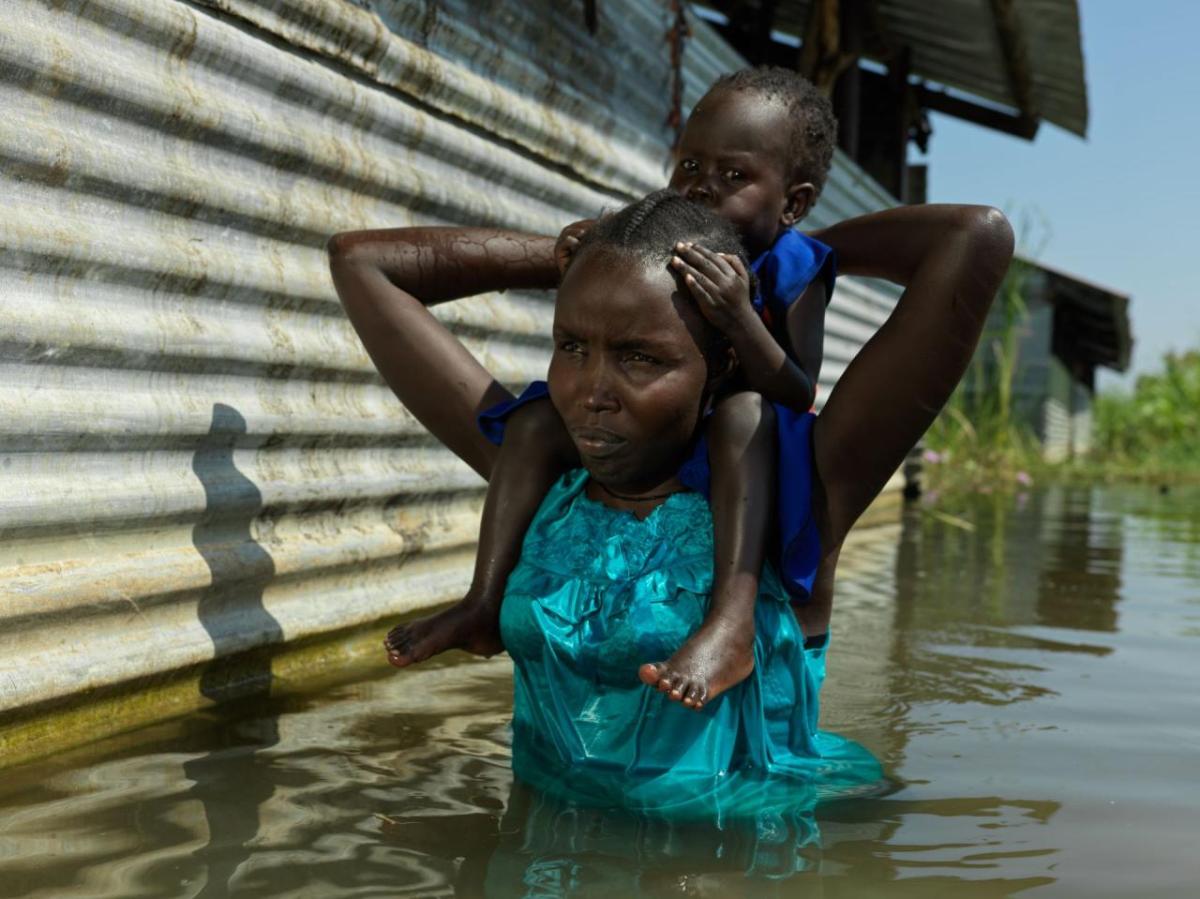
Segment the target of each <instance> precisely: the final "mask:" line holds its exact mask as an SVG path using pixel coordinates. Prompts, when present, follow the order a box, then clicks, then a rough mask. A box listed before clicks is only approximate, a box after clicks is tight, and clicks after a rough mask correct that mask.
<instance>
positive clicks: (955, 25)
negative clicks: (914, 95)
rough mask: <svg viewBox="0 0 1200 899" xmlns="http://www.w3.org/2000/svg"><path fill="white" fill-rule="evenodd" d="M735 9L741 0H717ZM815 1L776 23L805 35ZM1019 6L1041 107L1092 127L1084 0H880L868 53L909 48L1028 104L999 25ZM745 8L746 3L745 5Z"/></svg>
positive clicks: (933, 76) (959, 76)
mask: <svg viewBox="0 0 1200 899" xmlns="http://www.w3.org/2000/svg"><path fill="white" fill-rule="evenodd" d="M714 5H715V6H718V7H720V8H721V9H722V11H724V12H730V13H732V10H733V7H734V6H735V5H736V4H731V3H717V4H714ZM811 6H812V0H782V2H780V3H779V6H778V7H777V13H776V17H775V20H774V27H775V28H776V29H777V30H779V31H783V32H788V33H791V34H795V35H802V34H803V33H804V30H805V24H806V22H807V21H808V14H809V9H810V7H811ZM1003 6H1009V7H1011V10H1012V14H1013V16H1014V18H1015V21H1016V24H1017V25H1018V30H1019V31H1020V35H1021V39H1022V40H1023V42H1024V48H1025V56H1026V59H1027V60H1028V65H1029V70H1030V71H1029V75H1030V81H1031V92H1032V99H1033V105H1034V107H1035V109H1034V110H1026V111H1027V112H1033V113H1035V114H1036V115H1039V116H1040V117H1041V118H1042V119H1044V120H1046V121H1048V122H1053V123H1054V124H1055V125H1058V126H1060V127H1062V128H1065V129H1066V130H1067V131H1070V132H1072V133H1073V134H1078V135H1079V136H1080V137H1083V136H1085V135H1086V133H1087V124H1088V105H1087V87H1086V84H1085V81H1084V71H1083V50H1082V46H1081V42H1080V33H1079V9H1078V6H1077V3H1076V0H937V2H930V0H876V2H875V4H874V10H873V14H872V21H871V22H870V24H869V25H868V30H869V31H873V32H874V35H873V36H874V38H875V40H874V41H868V46H867V48H866V53H865V55H866V56H867V57H868V58H870V59H875V60H877V61H881V62H882V61H886V59H885V57H886V56H887V54H888V53H889V52H894V51H896V50H898V49H899V48H901V47H905V46H907V47H909V48H910V51H911V53H912V73H913V74H914V75H916V76H917V77H920V78H925V79H928V80H930V81H935V82H938V83H940V84H943V85H946V86H947V87H951V88H955V89H957V90H960V91H964V92H966V93H969V94H972V95H974V96H976V97H978V98H981V99H984V100H987V101H990V102H992V103H997V104H1000V105H1002V106H1008V107H1012V108H1014V109H1019V108H1020V105H1021V104H1020V103H1019V102H1018V100H1017V97H1016V96H1015V93H1014V89H1013V86H1012V83H1011V79H1010V76H1009V64H1008V61H1007V59H1006V57H1005V53H1004V48H1003V42H1002V39H1001V36H1000V31H999V27H998V24H997V22H998V18H999V15H1000V13H999V12H998V9H999V8H1001V7H1003ZM742 7H743V8H744V4H743V5H742Z"/></svg>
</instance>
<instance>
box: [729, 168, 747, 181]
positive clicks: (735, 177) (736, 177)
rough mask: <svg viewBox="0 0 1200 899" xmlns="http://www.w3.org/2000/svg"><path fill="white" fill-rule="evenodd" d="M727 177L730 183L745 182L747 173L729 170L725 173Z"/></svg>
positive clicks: (739, 170)
mask: <svg viewBox="0 0 1200 899" xmlns="http://www.w3.org/2000/svg"><path fill="white" fill-rule="evenodd" d="M725 177H726V178H728V179H729V180H730V181H745V180H746V173H745V172H743V171H742V170H741V169H729V170H728V171H726V172H725Z"/></svg>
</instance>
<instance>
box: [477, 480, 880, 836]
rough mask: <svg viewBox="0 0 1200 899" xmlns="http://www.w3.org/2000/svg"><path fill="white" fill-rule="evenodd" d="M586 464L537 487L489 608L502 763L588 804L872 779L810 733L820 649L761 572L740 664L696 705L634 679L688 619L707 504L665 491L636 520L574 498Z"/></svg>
mask: <svg viewBox="0 0 1200 899" xmlns="http://www.w3.org/2000/svg"><path fill="white" fill-rule="evenodd" d="M587 479H588V475H587V473H586V472H584V471H575V472H571V473H569V474H567V475H565V476H564V477H563V478H562V479H561V480H560V481H559V482H558V483H557V484H556V485H555V486H554V487H553V488H551V490H550V492H549V493H548V494H547V496H546V499H545V501H544V502H543V503H542V506H541V508H540V509H539V511H538V513H537V515H536V517H535V518H534V520H533V523H532V524H531V525H530V527H529V530H528V532H527V534H526V537H525V544H524V548H523V551H522V555H521V561H520V563H519V564H518V565H517V567H516V569H515V570H514V571H513V573H512V574H511V576H510V577H509V581H508V589H507V593H506V596H505V599H504V604H503V606H502V610H501V616H500V630H501V636H502V638H503V641H504V645H505V647H506V648H507V650H508V652H509V654H510V655H511V656H512V658H513V662H514V666H515V677H514V704H513V705H514V708H513V771H514V773H515V774H516V776H517V777H518V778H520V779H521V780H522V781H524V782H525V783H527V784H529V785H531V786H533V787H534V788H536V789H538V790H543V791H545V792H548V793H551V794H553V795H556V796H559V797H562V798H566V799H569V800H571V801H572V802H576V803H579V804H582V805H588V806H600V807H619V808H625V809H629V810H633V811H637V812H642V813H649V814H655V815H663V816H667V817H672V818H688V819H692V818H710V819H711V818H712V817H714V816H715V817H716V818H717V819H733V818H745V817H752V818H761V816H762V814H763V813H764V812H766V811H770V810H772V809H774V810H778V811H780V812H784V811H787V810H796V809H802V808H811V807H812V806H813V805H814V804H815V803H816V802H817V801H819V800H822V799H827V798H833V797H842V796H848V795H858V794H864V793H873V792H875V791H877V790H879V789H880V788H881V787H882V786H883V783H884V780H883V773H882V771H881V769H880V766H879V764H878V762H877V761H876V760H875V758H874V757H873V756H872V755H871V754H870V753H869V752H868V751H867V750H866V749H864V748H863V747H862V746H860V745H858V744H857V743H854V742H852V741H850V740H846V739H844V738H842V737H839V736H837V735H835V734H829V733H822V732H821V731H819V730H818V729H817V715H818V701H817V694H818V691H819V688H820V680H821V679H823V674H824V670H823V668H824V649H823V647H821V648H815V649H810V650H808V651H806V650H805V647H804V636H803V634H802V633H801V631H800V627H799V625H798V624H797V622H796V618H795V616H794V615H793V614H792V611H791V608H790V607H789V605H788V602H787V597H786V593H785V591H784V589H783V587H782V586H781V585H780V582H779V579H778V577H777V576H776V575H775V573H774V571H773V570H772V569H771V568H770V567H769V566H768V567H766V568H764V571H763V576H762V579H761V584H760V594H759V600H758V603H757V606H756V611H755V644H754V661H755V668H754V672H753V674H751V676H750V677H749V678H747V679H746V680H745V681H744V682H742V683H741V684H739V685H738V686H736V687H734V688H733V689H731V690H728V691H727V692H726V693H724V694H723V695H722V696H720V697H718V698H717V699H716V700H714V701H712V702H710V703H708V704H707V705H706V706H705V707H704V708H703V709H702V710H700V711H699V712H696V711H693V710H691V709H687V708H685V707H683V706H682V705H680V704H678V703H676V702H672V701H670V700H669V699H667V698H666V697H665V696H663V695H662V694H660V693H658V692H657V691H656V690H653V689H651V688H648V687H646V686H645V685H644V684H642V683H641V681H640V680H638V677H637V670H638V667H639V666H640V665H641V664H642V663H644V662H648V661H655V660H660V659H665V658H668V657H669V656H670V655H671V654H672V653H673V652H674V651H675V650H676V649H678V648H679V646H680V645H682V644H683V642H684V641H685V640H686V639H687V637H688V636H689V635H690V634H691V633H692V632H694V631H695V630H696V629H697V627H698V626H699V625H700V622H701V620H702V619H703V617H704V614H705V611H706V609H707V606H708V600H709V596H710V594H711V591H712V580H713V576H712V568H713V563H712V559H713V544H712V515H711V513H710V511H709V507H708V504H707V502H706V501H705V500H704V498H703V497H702V496H701V495H700V494H698V493H694V492H683V493H677V494H674V495H673V496H671V497H669V498H668V499H667V500H666V502H664V503H663V504H662V505H661V506H659V507H658V508H656V509H655V510H654V511H653V512H652V513H651V514H650V515H649V516H648V517H647V518H645V519H644V520H640V521H639V520H638V519H637V518H636V517H635V516H634V515H632V514H631V513H629V512H624V511H620V510H615V509H611V508H609V507H607V506H604V505H602V504H600V503H597V502H594V501H592V500H590V499H588V498H587V496H586V495H585V493H584V489H583V488H584V486H585V485H586V483H587Z"/></svg>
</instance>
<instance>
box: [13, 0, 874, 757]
mask: <svg viewBox="0 0 1200 899" xmlns="http://www.w3.org/2000/svg"><path fill="white" fill-rule="evenodd" d="M561 6H562V5H561V4H556V3H550V2H534V3H529V2H520V0H505V2H500V3H496V4H490V5H489V6H488V7H487V8H486V9H485V8H483V7H481V6H479V5H478V4H472V3H468V2H466V0H441V2H432V0H430V2H399V0H371V2H354V3H352V2H348V0H278V2H273V3H270V4H267V3H261V2H255V0H186V2H184V0H161V2H156V3H144V2H139V0H54V2H50V0H10V2H9V3H8V4H7V5H6V8H5V12H6V15H5V16H4V17H3V18H2V19H0V92H2V93H0V97H2V99H0V107H2V108H3V109H4V111H5V125H6V127H5V128H4V129H2V130H0V184H2V185H3V193H4V197H5V200H6V203H5V207H6V214H5V216H3V218H0V347H2V353H0V472H2V474H0V647H2V648H0V758H2V759H3V761H4V762H7V763H11V762H15V761H19V760H20V759H22V758H26V757H29V756H30V755H33V754H37V753H41V752H43V751H46V750H49V749H53V748H57V747H60V746H63V745H67V744H70V743H72V742H79V741H82V740H85V739H89V738H94V737H97V736H101V735H104V734H106V733H111V732H115V731H117V730H121V729H125V728H128V727H130V726H133V725H136V724H138V723H142V722H146V721H151V720H156V719H159V718H163V717H166V716H169V715H171V714H178V713H181V712H184V711H187V710H189V709H192V708H196V707H199V706H201V705H203V704H205V703H208V702H211V701H214V700H218V699H222V698H225V697H228V696H234V695H240V694H244V693H247V692H254V691H258V690H262V689H265V688H266V687H267V686H268V685H269V684H270V683H271V682H272V680H273V679H274V681H275V682H276V683H278V682H279V681H280V680H281V679H284V680H288V679H292V680H303V679H304V678H306V677H308V676H310V675H312V674H313V673H314V672H315V671H317V670H318V669H320V668H321V667H322V666H324V665H326V664H338V663H340V662H342V661H344V659H345V657H346V656H347V655H348V654H353V653H354V652H356V651H357V649H356V647H357V646H358V645H359V644H357V643H353V642H347V641H346V640H344V639H340V638H341V637H344V635H347V634H351V633H354V632H355V629H356V628H361V627H363V626H366V625H369V624H371V623H373V622H377V621H379V620H381V619H390V618H393V617H395V616H398V615H400V614H402V613H404V612H408V611H411V610H413V609H416V608H419V607H421V606H427V605H431V604H435V603H439V602H443V601H448V600H450V599H453V598H455V597H456V596H457V595H458V594H459V593H460V592H461V591H462V589H463V588H464V586H465V584H466V579H467V574H468V571H469V561H470V559H471V555H472V550H473V541H474V538H475V530H476V524H477V519H478V510H479V505H480V501H481V497H482V489H483V485H482V484H481V482H480V481H479V480H478V479H477V478H476V477H475V476H474V475H472V474H471V473H470V472H469V471H468V470H467V468H466V467H465V466H463V465H462V464H460V463H458V462H457V461H456V460H455V459H453V458H452V457H451V456H450V455H449V454H448V453H446V452H444V451H443V450H441V449H440V448H439V447H437V446H435V445H432V443H431V442H430V440H429V439H428V438H427V436H426V435H424V434H423V433H422V432H421V431H420V430H419V429H418V428H417V427H416V426H415V423H414V422H413V420H412V419H411V418H410V417H409V416H407V415H406V414H405V412H404V410H403V409H402V408H401V407H400V406H399V404H398V403H396V402H395V400H394V398H393V397H392V395H391V394H390V393H389V392H388V391H387V390H386V388H385V387H384V386H383V385H382V384H381V382H380V381H379V379H378V378H377V377H376V376H375V373H374V370H373V369H372V367H371V365H370V363H369V361H368V360H367V358H366V356H365V355H364V353H363V352H362V351H361V349H360V347H359V345H358V342H357V340H356V339H355V336H354V334H353V332H352V331H351V329H350V327H349V326H348V325H347V323H346V321H345V320H344V318H343V316H342V314H341V310H340V307H339V305H338V303H337V300H336V297H335V295H334V292H333V289H332V286H331V284H330V282H329V278H328V274H327V268H326V260H325V254H324V241H325V239H326V237H327V236H328V235H329V234H330V233H331V232H333V231H336V230H340V229H349V228H362V227H370V226H382V225H402V224H409V223H472V224H477V223H494V224H500V225H505V226H510V227H516V228H522V229H528V230H533V231H539V232H545V233H552V232H556V231H557V229H558V228H559V227H561V226H562V225H563V224H564V223H566V222H568V221H571V220H573V219H575V218H577V217H579V216H581V215H584V214H594V213H595V212H596V211H597V210H599V209H600V208H601V207H603V206H606V205H608V206H612V205H616V204H619V203H621V202H622V201H623V200H624V199H626V198H628V197H632V196H635V195H639V194H642V193H644V192H646V191H648V190H650V189H652V188H656V187H659V186H661V185H662V184H663V183H664V180H665V171H666V169H665V162H666V158H667V155H668V152H667V151H668V146H669V144H670V142H671V139H672V131H671V128H670V127H669V126H668V125H667V121H668V118H669V116H670V113H671V111H672V110H671V105H672V104H671V97H672V86H673V79H674V78H675V77H676V73H675V72H673V69H672V64H671V52H670V42H669V41H668V38H667V35H668V34H669V33H670V32H672V30H673V27H674V25H675V24H676V22H675V13H674V12H673V9H672V7H671V5H670V4H665V3H663V4H660V3H658V2H652V0H608V2H606V3H604V4H603V6H602V9H601V16H600V19H599V25H598V29H597V31H596V33H595V34H591V33H589V31H588V29H587V28H586V27H585V24H584V21H583V16H582V14H581V13H579V12H577V11H576V10H575V7H570V12H564V11H563V10H562V9H561V8H560V7H561ZM691 24H692V33H691V36H690V37H689V38H688V39H687V40H686V41H685V43H684V48H683V53H682V57H681V68H680V71H679V73H678V74H679V75H680V77H681V78H682V87H683V93H682V103H683V106H684V107H687V106H689V105H690V104H691V103H693V102H694V101H695V100H696V99H697V98H698V96H699V94H700V92H701V91H702V89H703V88H704V87H705V86H706V85H707V84H708V83H709V82H711V80H712V79H713V78H714V77H715V76H716V75H717V74H718V73H720V72H722V71H726V70H730V69H733V68H736V67H738V66H739V65H741V61H740V59H739V57H738V56H737V54H736V53H734V52H733V51H732V50H731V49H730V48H729V46H728V45H727V44H726V43H725V42H724V41H723V40H722V39H720V38H719V37H718V36H717V35H716V34H715V33H714V32H713V31H712V30H711V29H709V28H708V27H707V26H706V25H704V24H703V23H702V22H699V21H695V20H693V21H692V23H691ZM891 202H893V201H892V200H891V198H890V197H889V196H888V195H887V193H886V192H885V191H884V190H883V189H882V188H881V187H880V186H879V185H878V184H876V183H875V182H873V181H872V180H871V179H870V178H868V177H866V176H865V175H864V174H863V173H862V171H861V170H860V169H858V168H857V167H856V166H855V165H854V164H853V163H851V162H849V160H848V159H847V158H845V157H840V158H839V159H838V162H837V165H836V168H835V171H834V175H833V177H832V180H831V183H830V184H829V186H828V188H827V190H826V191H825V195H824V197H823V199H822V202H821V204H820V206H819V207H818V210H817V212H816V214H815V215H814V216H813V218H812V220H811V221H812V223H813V224H815V225H820V224H823V223H827V222H830V221H833V220H836V219H840V218H844V217H847V216H852V215H855V214H858V213H861V212H864V211H867V210H871V209H876V208H880V207H882V206H885V205H889V204H890V203H891ZM895 295H896V294H895V291H893V290H891V289H890V288H885V287H882V286H880V285H869V284H865V283H861V282H860V283H850V282H845V283H843V285H842V286H841V287H840V288H839V291H838V297H837V301H836V303H835V304H834V306H833V308H832V310H831V314H830V321H829V324H828V345H827V348H826V358H827V363H826V365H825V368H824V370H823V373H822V377H823V382H824V383H823V391H824V392H828V389H829V387H830V386H831V384H832V382H833V380H834V379H836V377H837V376H838V375H839V374H840V372H841V371H842V370H843V368H844V366H845V364H846V362H847V361H848V359H849V358H850V357H851V356H852V354H853V353H854V352H855V351H856V349H857V348H858V347H859V346H860V345H861V344H862V342H863V341H864V340H865V339H866V338H867V337H868V336H869V335H870V334H871V332H872V330H873V329H874V328H875V327H876V326H877V325H878V324H879V323H880V322H881V321H882V320H883V319H884V317H885V316H886V314H887V312H888V311H889V309H890V307H891V305H892V304H893V303H894V299H895ZM443 309H444V312H442V311H440V312H439V314H444V315H445V317H446V320H447V321H449V322H450V323H451V324H452V325H453V327H454V328H455V329H456V330H457V331H458V332H459V333H460V334H461V335H462V336H463V338H464V339H465V340H467V341H468V342H469V344H470V346H471V347H472V349H473V350H474V351H475V352H477V353H478V354H479V355H480V356H481V357H482V359H483V360H484V362H485V364H486V365H487V366H488V367H489V368H491V369H492V370H493V371H495V372H497V373H499V374H501V375H502V376H503V377H504V378H506V379H509V380H511V381H512V382H514V383H517V382H521V381H523V380H525V379H528V378H530V377H532V376H535V375H537V374H539V373H540V372H541V371H542V370H543V368H544V365H545V360H546V357H547V351H548V335H549V323H550V316H551V305H550V297H548V296H542V295H507V296H488V297H483V298H480V299H478V300H475V301H471V302H466V303H460V304H457V305H453V306H451V307H449V308H446V307H443ZM284 646H286V647H288V649H287V651H286V652H278V651H277V650H279V649H280V648H281V647H284ZM369 646H370V648H371V649H372V651H374V650H375V647H376V638H375V637H374V636H373V637H372V638H371V640H370V642H369Z"/></svg>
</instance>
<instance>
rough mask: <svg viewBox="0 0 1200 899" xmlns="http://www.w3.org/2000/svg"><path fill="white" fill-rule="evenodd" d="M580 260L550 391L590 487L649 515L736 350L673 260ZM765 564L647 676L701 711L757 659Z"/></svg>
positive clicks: (604, 254)
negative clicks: (721, 339) (719, 343)
mask: <svg viewBox="0 0 1200 899" xmlns="http://www.w3.org/2000/svg"><path fill="white" fill-rule="evenodd" d="M584 253H585V255H584V256H582V257H581V258H580V259H578V260H577V261H576V263H575V265H574V266H572V268H571V269H570V271H569V272H568V274H567V277H566V279H565V280H564V281H563V285H562V288H561V289H560V291H559V295H558V301H557V303H556V306H555V320H554V355H553V357H552V358H551V362H550V374H549V383H550V396H551V400H552V401H553V403H554V407H555V409H556V410H557V412H558V414H559V416H560V417H561V419H562V421H563V423H564V424H565V425H566V426H567V431H568V433H570V435H571V437H572V440H573V441H574V443H575V447H576V449H577V450H578V453H579V457H580V460H581V461H582V464H583V466H584V467H585V468H586V469H587V470H588V473H589V474H590V475H591V476H592V477H591V480H590V481H589V483H588V487H587V493H588V496H589V497H590V498H591V499H593V500H596V501H597V502H601V503H604V504H605V505H608V506H611V507H613V508H618V509H625V510H628V511H630V512H632V513H633V514H635V515H637V516H638V517H645V516H646V515H648V514H649V513H650V512H651V511H652V510H653V509H654V508H655V507H656V506H658V505H659V504H661V503H662V502H663V501H664V497H665V495H667V494H670V493H673V492H678V491H680V490H683V489H685V488H684V486H683V484H682V483H681V482H680V481H679V478H678V472H679V469H680V466H681V465H682V463H683V462H684V461H685V460H686V458H687V455H688V452H689V450H690V447H691V442H692V439H693V437H694V435H695V433H696V430H697V428H698V427H699V425H700V419H701V416H702V415H703V413H704V410H705V408H706V406H707V404H708V401H709V398H710V397H711V396H712V393H713V391H714V390H716V389H717V388H718V387H719V386H720V385H721V383H722V382H723V381H724V380H725V379H727V378H728V377H729V376H730V375H731V374H732V372H733V370H734V367H735V360H734V358H733V357H732V355H731V354H730V353H729V351H728V350H727V349H726V350H723V351H719V352H713V351H712V350H711V349H708V351H707V352H706V348H711V347H712V346H713V345H714V341H715V339H716V338H717V336H718V335H717V333H716V331H715V329H713V328H712V326H711V325H709V324H708V323H707V322H706V321H705V320H704V318H703V316H701V315H700V313H699V311H698V310H697V309H696V306H695V303H694V301H693V300H692V299H691V297H690V296H688V295H687V294H686V293H685V292H682V291H681V290H680V287H681V285H680V284H679V281H678V278H677V276H676V275H674V274H672V273H671V272H670V271H669V269H668V268H667V266H666V265H646V264H642V263H637V262H632V261H630V260H629V259H626V258H622V257H621V256H620V255H617V254H616V253H615V252H614V251H612V250H609V249H606V248H604V247H597V248H593V249H590V250H586V251H584ZM757 587H758V582H757V571H755V572H752V573H751V576H750V577H748V578H743V579H741V580H740V581H737V582H736V584H735V586H734V588H733V589H725V590H722V591H717V590H714V594H713V597H712V600H713V601H712V605H711V607H710V612H709V614H708V616H707V617H706V619H705V621H704V623H703V624H702V625H701V627H700V629H699V630H698V631H697V632H696V633H695V634H693V635H692V636H691V637H690V638H689V639H688V640H687V642H686V643H685V644H684V645H683V646H682V647H681V648H680V649H679V651H678V652H676V653H675V654H674V655H673V656H672V657H671V658H670V659H667V660H666V661H652V660H648V661H647V662H646V664H644V665H643V666H641V668H640V670H639V672H638V675H639V677H640V678H641V679H642V681H643V682H645V683H646V684H647V685H648V686H653V687H656V688H657V689H658V690H660V691H661V692H663V693H665V694H667V695H668V697H669V698H671V699H674V700H676V701H678V702H682V703H683V704H685V705H687V706H689V707H691V708H697V709H698V708H700V707H702V706H703V704H704V703H705V702H706V701H709V700H710V699H712V698H714V697H716V696H718V695H720V694H721V693H722V692H724V691H725V690H727V689H729V688H730V687H731V686H733V685H734V684H737V683H739V682H740V681H742V680H744V679H745V678H746V677H747V676H748V675H749V674H750V672H751V671H752V670H753V667H754V655H753V640H754V622H753V616H754V602H755V598H756V595H757Z"/></svg>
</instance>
